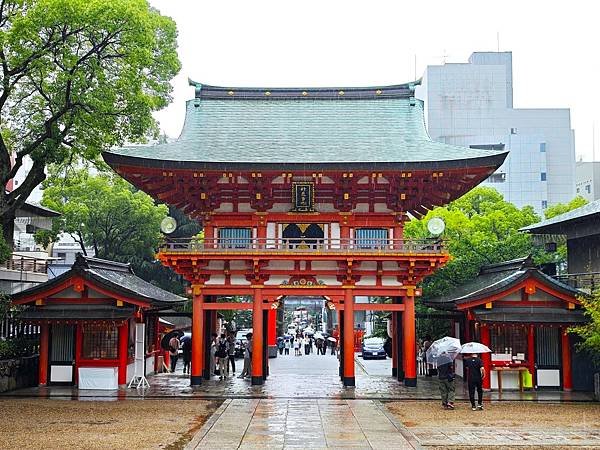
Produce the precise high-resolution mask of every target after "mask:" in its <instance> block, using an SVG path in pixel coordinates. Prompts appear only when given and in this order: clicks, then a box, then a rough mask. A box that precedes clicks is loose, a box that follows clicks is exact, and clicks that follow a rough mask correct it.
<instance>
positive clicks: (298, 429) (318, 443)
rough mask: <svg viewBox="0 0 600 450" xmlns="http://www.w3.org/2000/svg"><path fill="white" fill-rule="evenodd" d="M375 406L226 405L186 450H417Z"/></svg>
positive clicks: (248, 402)
mask: <svg viewBox="0 0 600 450" xmlns="http://www.w3.org/2000/svg"><path fill="white" fill-rule="evenodd" d="M404 433H405V429H404V428H403V427H402V426H401V425H399V424H398V423H396V422H395V420H394V419H393V417H391V416H390V415H389V413H387V411H386V410H385V408H384V407H383V406H382V405H381V404H379V403H378V402H375V401H372V400H323V399H320V400H296V399H288V400H256V399H233V400H226V401H225V403H223V405H221V407H220V408H219V410H218V411H217V412H216V413H215V414H214V415H213V417H211V419H210V420H209V421H208V422H207V423H206V424H205V426H204V427H203V428H202V429H201V430H200V431H199V432H198V433H197V434H196V436H194V438H193V439H192V441H191V442H190V443H189V444H188V445H187V446H186V449H189V450H192V449H204V448H211V449H212V448H218V449H238V448H239V449H293V448H304V449H307V448H309V449H326V448H362V449H383V448H385V449H413V448H415V447H417V448H418V443H416V441H413V443H414V444H413V445H414V446H413V445H411V442H410V440H409V439H407V437H405V435H404Z"/></svg>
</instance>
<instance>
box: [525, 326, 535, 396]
mask: <svg viewBox="0 0 600 450" xmlns="http://www.w3.org/2000/svg"><path fill="white" fill-rule="evenodd" d="M534 331H535V330H534V328H533V325H532V324H529V326H528V327H527V362H528V363H529V372H530V373H531V381H532V384H533V386H535V344H534V340H533V339H534V336H535V333H534Z"/></svg>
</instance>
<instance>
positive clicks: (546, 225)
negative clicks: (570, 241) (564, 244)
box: [519, 200, 600, 234]
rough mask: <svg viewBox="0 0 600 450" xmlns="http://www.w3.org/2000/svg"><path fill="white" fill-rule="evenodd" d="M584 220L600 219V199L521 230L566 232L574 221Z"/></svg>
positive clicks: (534, 232) (547, 232)
mask: <svg viewBox="0 0 600 450" xmlns="http://www.w3.org/2000/svg"><path fill="white" fill-rule="evenodd" d="M583 220H596V221H599V220H600V200H595V201H593V202H590V203H588V204H586V205H583V206H580V207H579V208H576V209H573V210H571V211H568V212H566V213H563V214H559V215H558V216H555V217H552V218H551V219H547V220H543V221H542V222H539V223H535V224H533V225H529V226H528V227H523V228H521V229H520V230H519V231H528V232H530V233H533V234H566V231H567V229H568V228H569V227H570V226H571V225H572V224H573V222H575V221H583ZM588 223H590V222H588Z"/></svg>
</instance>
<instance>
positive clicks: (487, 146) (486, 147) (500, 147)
mask: <svg viewBox="0 0 600 450" xmlns="http://www.w3.org/2000/svg"><path fill="white" fill-rule="evenodd" d="M504 147H505V145H504V144H503V143H502V142H500V143H498V144H474V145H469V148H476V149H478V150H497V151H502V150H504Z"/></svg>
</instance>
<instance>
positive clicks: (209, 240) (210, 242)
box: [204, 224, 217, 248]
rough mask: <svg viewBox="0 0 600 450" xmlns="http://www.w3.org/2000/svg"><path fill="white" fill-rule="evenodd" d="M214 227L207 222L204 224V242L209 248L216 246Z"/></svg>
mask: <svg viewBox="0 0 600 450" xmlns="http://www.w3.org/2000/svg"><path fill="white" fill-rule="evenodd" d="M216 238H217V237H216V236H215V227H214V226H212V225H209V224H204V242H205V243H206V246H207V247H209V248H216V246H217V245H216Z"/></svg>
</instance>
